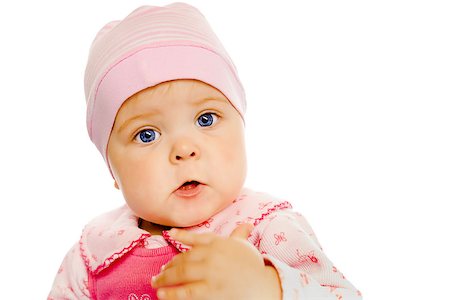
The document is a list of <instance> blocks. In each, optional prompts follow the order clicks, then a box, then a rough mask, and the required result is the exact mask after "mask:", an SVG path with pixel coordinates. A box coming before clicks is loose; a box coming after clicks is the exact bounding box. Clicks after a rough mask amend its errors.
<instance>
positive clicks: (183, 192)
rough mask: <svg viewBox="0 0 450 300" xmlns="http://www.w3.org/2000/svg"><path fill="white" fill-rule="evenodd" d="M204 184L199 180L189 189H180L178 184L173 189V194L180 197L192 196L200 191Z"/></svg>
mask: <svg viewBox="0 0 450 300" xmlns="http://www.w3.org/2000/svg"><path fill="white" fill-rule="evenodd" d="M204 186H205V185H204V184H203V183H200V182H199V184H198V185H197V186H196V187H194V188H192V189H189V190H182V189H180V188H181V186H180V187H179V188H178V189H176V190H175V191H174V194H175V195H176V196H178V197H181V198H193V197H195V196H197V195H198V194H200V193H201V192H202V190H203V187H204Z"/></svg>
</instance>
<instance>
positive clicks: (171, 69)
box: [84, 3, 246, 167]
mask: <svg viewBox="0 0 450 300" xmlns="http://www.w3.org/2000/svg"><path fill="white" fill-rule="evenodd" d="M175 79H197V80H200V81H203V82H205V83H207V84H209V85H211V86H213V87H215V88H217V89H218V90H220V91H221V92H222V93H223V94H224V95H225V96H226V97H227V98H228V100H229V101H230V102H231V104H232V105H233V106H234V107H235V108H236V109H237V111H238V112H239V113H240V114H241V116H244V113H245V108H246V102H245V92H244V89H243V87H242V84H241V82H240V80H239V77H238V74H237V71H236V68H235V66H234V64H233V62H232V60H231V58H230V57H229V56H228V54H227V52H226V51H225V48H224V47H223V46H222V44H221V43H220V41H219V39H218V38H217V36H216V35H215V34H214V32H213V31H212V29H211V27H210V26H209V24H208V22H207V20H206V19H205V17H204V16H203V15H202V14H201V13H200V12H199V11H198V10H197V9H196V8H194V7H192V6H190V5H188V4H184V3H173V4H170V5H167V6H164V7H156V6H143V7H140V8H138V9H136V10H135V11H133V12H132V13H131V14H130V15H128V16H127V17H126V18H125V19H123V20H122V21H114V22H111V23H109V24H107V25H105V26H104V27H103V28H102V29H101V30H100V31H99V32H98V34H97V36H96V37H95V39H94V41H93V43H92V46H91V49H90V53H89V59H88V63H87V66H86V72H85V79H84V88H85V94H86V102H87V119H86V123H87V128H88V132H89V136H90V138H91V140H92V141H93V142H94V144H95V145H96V146H97V148H98V150H99V151H100V153H101V154H102V156H103V158H104V159H105V161H106V163H107V164H108V167H109V163H108V159H107V155H106V147H107V144H108V140H109V135H110V133H111V130H112V128H113V125H114V120H115V117H116V114H117V112H118V110H119V108H120V106H121V105H122V103H123V102H124V101H125V100H126V99H128V98H129V97H130V96H132V95H133V94H135V93H137V92H139V91H141V90H143V89H145V88H148V87H151V86H154V85H157V84H159V83H162V82H165V81H170V80H175Z"/></svg>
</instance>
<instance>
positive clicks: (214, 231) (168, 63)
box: [48, 3, 361, 300]
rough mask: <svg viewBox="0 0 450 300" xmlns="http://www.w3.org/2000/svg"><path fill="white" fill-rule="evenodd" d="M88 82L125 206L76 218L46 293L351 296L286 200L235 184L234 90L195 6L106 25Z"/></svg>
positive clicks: (240, 146)
mask: <svg viewBox="0 0 450 300" xmlns="http://www.w3.org/2000/svg"><path fill="white" fill-rule="evenodd" d="M85 91H86V100H87V126H88V132H89V136H90V138H91V140H92V141H93V142H94V144H95V145H96V146H97V148H98V150H99V151H100V153H101V154H102V156H103V158H104V160H105V162H106V164H107V166H108V167H109V170H110V172H111V175H112V177H113V178H114V181H115V187H116V188H117V189H119V190H121V192H122V194H123V196H124V198H125V201H126V205H124V206H123V207H121V208H119V209H116V210H114V211H111V212H108V213H106V214H103V215H101V216H99V217H97V218H95V219H94V220H93V221H91V222H90V223H89V224H88V225H87V226H86V227H85V229H84V230H83V233H82V236H81V239H80V241H79V242H78V243H76V244H75V246H74V247H73V248H72V249H71V250H70V251H69V252H68V254H67V255H66V257H65V259H64V261H63V263H62V265H61V267H60V269H59V271H58V274H57V276H56V278H55V281H54V284H53V287H52V289H51V292H50V295H49V297H48V299H128V300H130V299H133V300H134V299H136V300H137V299H139V300H143V299H233V300H234V299H245V300H248V299H286V300H292V299H301V300H307V299H330V300H331V299H333V300H335V299H346V300H350V299H361V294H360V292H359V291H357V290H356V289H355V288H354V286H353V285H352V284H351V283H350V282H349V281H347V280H346V279H345V278H344V276H343V275H342V273H340V272H339V271H338V270H337V268H336V267H335V266H334V265H333V263H332V262H331V261H330V260H329V259H328V258H327V257H326V256H325V254H324V253H323V252H322V248H321V247H320V245H319V242H318V241H317V239H316V237H315V235H314V233H313V231H312V229H311V227H310V226H309V225H308V223H307V221H306V220H305V219H304V218H303V216H302V215H300V214H299V213H296V212H294V211H293V210H292V207H291V205H290V204H289V202H287V201H282V200H279V199H277V198H275V197H272V196H270V195H267V194H264V193H258V192H254V191H252V190H249V189H246V188H244V187H243V185H244V181H245V177H246V154H245V142H244V113H245V110H246V104H245V94H244V89H243V87H242V85H241V83H240V81H239V78H238V74H237V72H236V68H235V66H234V65H233V62H232V61H231V59H230V57H229V56H228V54H227V53H226V51H225V49H224V48H223V46H222V45H221V43H220V41H219V40H218V38H217V37H216V35H215V34H214V33H213V31H212V29H211V28H210V26H209V24H208V23H207V21H206V19H205V18H204V17H203V15H202V14H201V13H200V12H199V11H198V10H197V9H195V8H194V7H192V6H189V5H187V4H184V3H174V4H171V5H167V6H165V7H153V6H145V7H140V8H138V9H136V10H135V11H133V12H132V13H131V14H130V15H128V16H127V17H126V18H125V19H124V20H122V21H116V22H112V23H109V24H107V25H106V26H105V27H103V28H102V29H101V30H100V32H99V33H98V34H97V36H96V38H95V40H94V42H93V44H92V47H91V50H90V56H89V61H88V64H87V67H86V74H85Z"/></svg>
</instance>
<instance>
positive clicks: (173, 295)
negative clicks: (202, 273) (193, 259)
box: [156, 281, 210, 300]
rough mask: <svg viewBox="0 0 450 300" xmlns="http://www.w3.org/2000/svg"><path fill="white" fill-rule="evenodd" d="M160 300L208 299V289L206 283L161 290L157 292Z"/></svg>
mask: <svg viewBox="0 0 450 300" xmlns="http://www.w3.org/2000/svg"><path fill="white" fill-rule="evenodd" d="M156 294H157V296H158V299H160V300H185V299H195V300H202V299H208V297H209V294H210V293H208V287H207V285H206V283H205V282H201V281H199V282H193V283H190V284H185V285H182V286H177V287H170V288H160V289H158V291H157V292H156Z"/></svg>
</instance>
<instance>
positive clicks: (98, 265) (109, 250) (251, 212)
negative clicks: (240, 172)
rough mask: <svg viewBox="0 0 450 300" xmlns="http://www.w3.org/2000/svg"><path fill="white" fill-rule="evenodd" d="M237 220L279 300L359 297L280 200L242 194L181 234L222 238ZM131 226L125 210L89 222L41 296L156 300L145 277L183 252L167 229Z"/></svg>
mask: <svg viewBox="0 0 450 300" xmlns="http://www.w3.org/2000/svg"><path fill="white" fill-rule="evenodd" d="M244 222H246V223H252V224H253V225H255V228H254V230H253V231H252V234H251V236H250V237H249V238H248V240H249V242H251V243H252V244H253V245H255V247H256V248H257V249H258V250H259V251H260V253H262V254H263V256H264V258H265V260H266V263H267V264H272V265H273V266H274V267H275V268H276V270H277V271H278V275H279V277H280V280H281V284H282V290H283V299H286V300H293V299H301V300H308V299H324V300H326V299H330V300H331V299H333V300H336V299H341V300H344V299H346V300H350V299H362V297H361V293H360V292H359V291H358V290H356V289H355V287H354V286H353V285H352V284H351V283H350V282H349V281H348V280H347V279H346V278H345V277H344V276H343V275H342V273H341V272H339V271H338V269H337V268H336V267H335V266H334V265H333V263H332V262H331V261H330V260H329V259H328V258H327V257H326V256H325V254H324V253H323V251H322V248H321V247H320V244H319V242H318V241H317V239H316V237H315V235H314V232H313V231H312V229H311V227H310V226H309V224H308V223H307V221H306V220H305V218H304V217H303V216H302V215H300V214H299V213H296V212H294V211H293V210H292V209H291V205H290V204H289V202H287V201H280V200H278V199H276V198H274V197H272V196H270V195H267V194H263V193H257V192H254V191H251V190H248V189H244V190H243V192H242V194H241V195H240V196H239V197H238V198H237V199H236V200H235V201H234V202H233V204H232V205H230V206H229V207H227V208H226V209H224V210H223V211H221V212H220V213H218V214H217V215H214V216H212V217H211V218H210V219H209V220H207V221H205V222H203V223H202V224H199V225H196V226H193V227H190V228H186V229H187V230H191V231H194V232H198V233H203V232H215V233H216V234H219V235H222V236H229V235H230V233H231V232H232V231H233V229H234V228H235V227H236V226H237V225H239V224H241V223H244ZM137 223H138V218H137V217H136V216H135V215H134V214H133V213H132V211H131V210H130V209H129V208H128V207H127V206H123V207H121V208H119V209H116V210H114V211H111V212H108V213H106V214H104V215H102V216H100V217H97V218H95V219H94V220H93V221H91V222H90V223H89V224H88V225H87V226H86V227H85V229H84V230H83V234H82V236H81V239H80V242H79V243H77V244H76V245H75V246H74V247H73V248H72V249H71V250H70V251H69V253H68V254H67V255H66V257H65V259H64V261H63V263H62V265H61V267H60V269H59V271H58V274H57V276H56V278H55V281H54V283H53V287H52V290H51V291H50V294H49V296H48V299H156V295H155V291H154V290H153V289H152V288H151V286H150V279H151V277H152V276H153V275H156V274H158V273H159V270H160V267H161V266H162V265H163V264H165V263H167V262H168V261H170V259H171V258H172V257H173V256H174V255H176V253H179V251H188V250H189V247H188V246H186V245H183V244H181V243H179V242H177V241H175V240H174V239H172V238H171V237H170V236H169V234H168V233H167V232H163V235H164V237H161V236H151V235H150V234H149V233H148V232H146V231H144V230H142V229H140V228H139V227H138V225H137ZM130 270H132V271H130Z"/></svg>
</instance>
